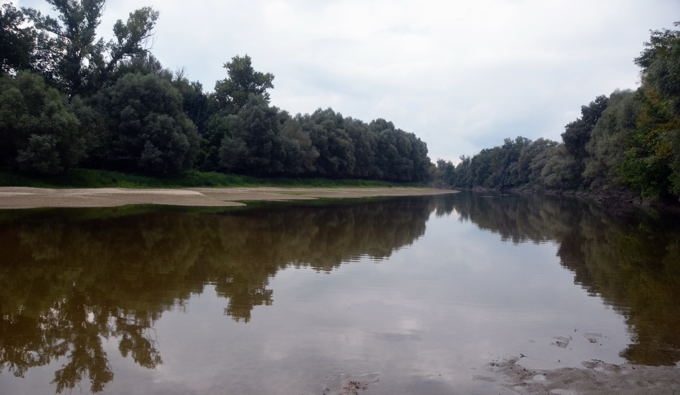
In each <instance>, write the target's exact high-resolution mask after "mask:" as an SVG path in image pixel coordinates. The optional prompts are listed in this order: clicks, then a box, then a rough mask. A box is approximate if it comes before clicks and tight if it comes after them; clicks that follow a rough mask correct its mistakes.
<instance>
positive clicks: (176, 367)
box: [0, 194, 680, 394]
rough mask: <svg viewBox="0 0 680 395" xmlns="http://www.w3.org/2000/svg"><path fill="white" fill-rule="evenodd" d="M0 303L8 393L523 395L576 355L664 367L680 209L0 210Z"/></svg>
mask: <svg viewBox="0 0 680 395" xmlns="http://www.w3.org/2000/svg"><path fill="white" fill-rule="evenodd" d="M0 317H1V321H0V394H49V393H90V392H100V393H104V394H109V393H110V394H458V393H460V394H467V393H480V394H486V393H516V392H519V393H523V392H530V391H529V390H530V389H531V390H536V391H537V392H540V391H543V390H545V389H546V388H548V387H545V386H543V387H541V386H540V385H538V384H540V382H541V380H546V377H550V374H549V372H551V371H554V372H558V371H563V370H565V369H570V368H578V369H582V368H584V362H586V365H585V366H593V364H595V365H598V364H600V365H603V366H604V365H606V366H616V367H617V368H616V369H618V366H622V365H626V366H632V367H633V368H634V367H635V366H640V367H641V368H642V366H641V365H646V366H644V368H645V369H657V368H654V367H657V366H658V369H665V370H663V371H661V370H659V372H664V373H663V374H661V375H660V378H659V380H662V379H664V378H668V375H671V376H673V377H676V378H677V375H678V374H677V371H678V369H680V368H677V364H678V361H680V221H679V220H678V218H677V217H669V216H654V215H649V214H639V215H638V214H634V215H633V214H631V215H627V216H623V217H622V216H609V215H607V214H605V213H604V212H602V211H601V210H599V209H598V208H597V207H595V206H590V205H587V204H584V203H580V202H576V201H569V200H555V199H548V198H539V197H532V198H526V197H513V196H482V195H474V194H456V195H447V196H434V197H415V198H414V197H411V198H392V199H384V200H377V201H352V200H348V201H342V202H326V203H323V204H320V203H292V204H273V205H272V204H267V205H258V206H257V207H249V208H245V209H215V210H213V209H208V210H206V209H201V210H196V209H186V208H169V207H165V208H161V207H153V208H143V207H124V208H112V209H65V210H64V209H61V210H56V209H50V210H28V211H11V212H2V211H0ZM507 361H511V362H510V364H511V365H512V366H510V368H511V369H510V370H512V369H515V368H517V369H520V370H523V371H525V372H527V371H531V370H532V369H535V370H536V371H538V370H540V372H544V374H537V375H535V376H534V375H532V374H529V375H528V376H527V377H528V378H527V380H529V381H530V382H531V383H530V384H531V385H527V383H525V382H521V381H520V380H516V379H517V377H512V376H511V373H508V371H509V370H508V369H506V370H503V369H498V367H499V366H502V365H503V364H506V367H507V363H508V362H507ZM588 364H590V365H588ZM610 364H613V365H610ZM546 372H548V373H546ZM668 372H670V373H668ZM624 383H625V382H624ZM673 383H674V382H673V380H671V381H669V382H668V383H665V384H664V383H662V384H661V388H665V389H669V390H671V389H673V390H674V388H675V387H672V386H675V384H673ZM652 384H654V383H652ZM569 386H570V384H569V382H566V383H565V384H563V387H562V388H561V389H560V391H562V392H559V393H567V392H569V391H572V392H579V391H578V390H576V389H578V388H580V387H576V386H574V388H569ZM664 386H665V387H664ZM671 387H672V388H671ZM624 388H626V387H625V385H624ZM589 389H590V390H592V391H595V392H606V388H598V387H597V384H595V387H592V386H591V387H590V388H589ZM565 391H566V392H565Z"/></svg>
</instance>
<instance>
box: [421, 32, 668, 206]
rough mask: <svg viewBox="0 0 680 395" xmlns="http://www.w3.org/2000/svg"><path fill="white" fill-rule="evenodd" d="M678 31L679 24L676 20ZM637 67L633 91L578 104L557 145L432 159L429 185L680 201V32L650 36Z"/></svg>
mask: <svg viewBox="0 0 680 395" xmlns="http://www.w3.org/2000/svg"><path fill="white" fill-rule="evenodd" d="M675 25H676V26H680V23H676V24H675ZM635 63H636V64H638V65H639V66H640V67H641V68H642V84H641V86H640V88H638V89H637V90H635V91H630V90H626V91H616V92H614V93H612V94H611V95H610V96H609V97H606V96H599V97H597V98H596V99H595V100H594V101H592V102H591V103H590V104H588V105H587V106H583V107H581V116H580V117H579V118H578V119H576V120H575V121H574V122H571V123H569V124H568V125H566V127H565V131H564V133H562V142H561V143H558V142H555V141H550V140H546V139H538V140H536V141H531V140H529V139H526V138H524V137H517V138H516V139H514V140H512V139H506V140H505V142H504V144H503V145H502V146H498V147H493V148H488V149H484V150H482V151H481V152H480V153H478V154H476V155H474V156H473V157H471V158H470V157H462V158H461V161H460V162H459V163H458V164H457V165H454V164H453V163H451V162H446V161H442V160H440V161H438V162H437V171H436V174H435V180H436V181H437V182H438V183H440V184H443V185H449V186H454V187H459V188H475V187H481V188H490V189H510V188H527V189H534V190H555V191H586V192H595V193H600V192H609V193H617V192H622V191H628V192H629V193H630V192H633V193H635V194H638V195H641V196H644V197H651V198H660V199H671V200H676V201H677V199H678V197H680V31H678V30H661V31H652V33H651V38H650V40H649V42H648V43H646V44H645V48H644V50H643V51H642V53H641V55H640V57H638V58H637V59H635Z"/></svg>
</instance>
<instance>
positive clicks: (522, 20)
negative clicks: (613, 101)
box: [14, 0, 680, 162]
mask: <svg viewBox="0 0 680 395" xmlns="http://www.w3.org/2000/svg"><path fill="white" fill-rule="evenodd" d="M14 3H15V4H18V5H20V6H23V7H34V8H38V9H41V10H49V6H48V5H47V4H46V2H45V1H41V0H19V1H15V2H14ZM143 6H151V7H153V8H154V9H156V10H157V11H159V12H160V17H159V20H158V23H157V26H156V29H155V34H154V36H153V39H152V40H150V42H149V43H148V45H149V49H150V50H151V52H152V53H153V54H154V55H155V56H156V57H157V58H158V59H159V60H160V61H161V63H162V64H163V66H164V67H165V68H168V69H170V70H172V71H178V70H184V73H185V76H186V77H187V78H189V79H190V80H198V81H200V82H201V83H202V84H203V86H204V89H205V90H207V91H212V90H213V88H214V85H215V81H217V80H220V79H223V78H225V77H226V70H225V69H224V68H223V65H224V63H226V62H228V61H229V60H230V59H231V58H232V57H234V56H236V55H240V56H242V55H246V54H247V55H249V56H251V58H252V60H253V65H254V67H255V69H256V70H258V71H262V72H270V73H272V74H274V76H275V79H274V89H273V91H272V92H271V102H272V104H273V105H275V106H277V107H279V108H281V109H283V110H286V111H288V112H290V113H292V114H296V113H311V112H313V111H315V110H316V109H318V108H327V107H331V108H333V109H334V110H335V111H337V112H340V113H342V115H343V116H350V117H352V118H356V119H361V120H364V121H366V122H370V121H371V120H373V119H376V118H384V119H387V120H389V121H392V122H393V123H394V124H395V126H396V127H398V128H401V129H403V130H406V131H408V132H413V133H415V134H416V135H417V136H418V137H420V138H421V139H422V140H423V141H425V142H426V143H427V145H428V148H429V155H430V158H431V159H432V160H437V159H445V160H452V161H454V162H455V161H457V159H458V158H459V157H460V156H461V155H468V156H470V155H474V154H475V153H477V152H478V151H480V150H481V149H483V148H487V147H491V146H495V145H501V144H502V143H503V139H504V138H506V137H511V138H514V137H516V136H524V137H528V138H530V139H532V140H534V139H537V138H539V137H545V138H550V139H553V140H558V141H559V140H560V134H561V133H562V132H563V131H564V125H566V124H567V123H569V122H571V121H573V120H575V119H576V118H577V117H578V116H579V114H580V108H581V106H582V105H586V104H588V103H589V102H590V101H592V100H593V99H594V98H595V97H596V96H598V95H601V94H610V93H611V92H613V91H614V90H616V89H635V88H637V87H638V86H639V83H640V72H639V68H638V67H637V66H636V65H635V64H634V62H633V59H634V58H635V57H637V56H638V55H639V53H640V51H641V50H642V49H643V44H644V42H645V41H647V40H648V38H649V31H650V30H652V29H653V30H657V29H662V28H672V27H673V22H674V21H677V20H680V1H679V0H597V1H593V0H564V1H563V0H476V1H472V0H467V1H458V0H441V1H439V0H392V1H383V0H328V1H321V0H193V1H191V2H187V1H180V0H145V1H140V0H109V1H108V2H107V3H106V8H105V11H104V16H103V18H102V23H101V26H100V29H99V30H100V34H101V35H102V37H104V38H110V37H112V27H113V24H114V23H115V21H116V20H117V19H123V20H125V19H127V16H128V14H129V13H130V12H131V11H132V10H134V9H137V8H140V7H143Z"/></svg>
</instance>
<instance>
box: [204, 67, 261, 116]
mask: <svg viewBox="0 0 680 395" xmlns="http://www.w3.org/2000/svg"><path fill="white" fill-rule="evenodd" d="M224 68H225V69H227V75H228V77H227V78H225V79H224V80H221V81H218V82H217V83H216V84H215V93H214V94H213V99H214V100H215V102H216V105H217V108H218V109H219V110H221V111H225V110H226V111H228V112H230V113H235V112H237V111H238V110H239V109H240V108H241V107H243V106H244V105H246V103H248V101H249V100H250V96H251V95H255V96H260V97H262V98H263V99H264V101H265V102H267V103H269V93H268V92H267V89H272V88H273V87H274V84H273V81H274V75H273V74H271V73H261V72H259V71H255V69H253V66H252V60H251V59H250V56H248V55H245V56H234V57H233V58H232V59H231V61H230V62H227V63H225V64H224Z"/></svg>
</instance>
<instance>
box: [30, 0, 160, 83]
mask: <svg viewBox="0 0 680 395" xmlns="http://www.w3.org/2000/svg"><path fill="white" fill-rule="evenodd" d="M46 1H47V2H48V3H49V4H50V5H52V7H53V9H54V10H55V11H56V12H57V14H58V16H57V18H56V19H55V18H53V17H51V16H49V15H43V14H42V13H40V12H39V11H37V10H35V9H30V8H27V9H24V11H25V12H26V13H27V15H28V17H29V18H30V19H31V20H32V21H33V23H34V24H35V26H36V28H37V29H38V30H39V31H40V32H42V33H43V37H44V39H45V43H44V45H42V46H41V47H40V48H41V49H42V50H43V51H45V52H47V54H43V55H42V58H44V59H49V60H50V62H49V63H50V64H46V65H43V67H42V68H43V69H44V70H43V71H44V72H45V74H46V76H47V77H48V78H49V79H51V80H53V81H54V82H55V83H56V84H57V85H58V86H60V87H61V88H62V89H63V90H64V91H65V92H67V93H68V94H70V95H76V94H80V93H85V92H92V91H93V90H96V89H98V88H99V87H101V86H102V85H103V83H104V81H106V79H107V78H108V76H109V75H110V74H111V72H112V71H113V70H114V68H115V67H116V66H117V65H118V64H119V63H120V62H121V61H122V60H123V59H125V58H127V57H131V56H134V55H138V54H141V53H144V52H146V49H144V48H143V44H144V41H145V40H146V39H147V38H148V37H149V36H150V34H151V30H153V27H154V26H155V23H156V20H157V18H158V12H156V11H154V10H152V9H151V8H148V7H144V8H141V9H139V10H136V11H134V12H132V13H130V16H129V18H128V20H127V22H126V23H123V22H122V21H120V20H118V21H117V22H116V24H115V25H114V28H113V32H114V35H115V37H116V38H115V39H114V40H111V41H109V42H108V43H105V42H104V40H103V39H99V40H97V39H96V36H97V35H96V33H97V27H98V26H99V24H100V22H101V16H102V11H103V8H104V3H105V0H81V1H75V0H46Z"/></svg>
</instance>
